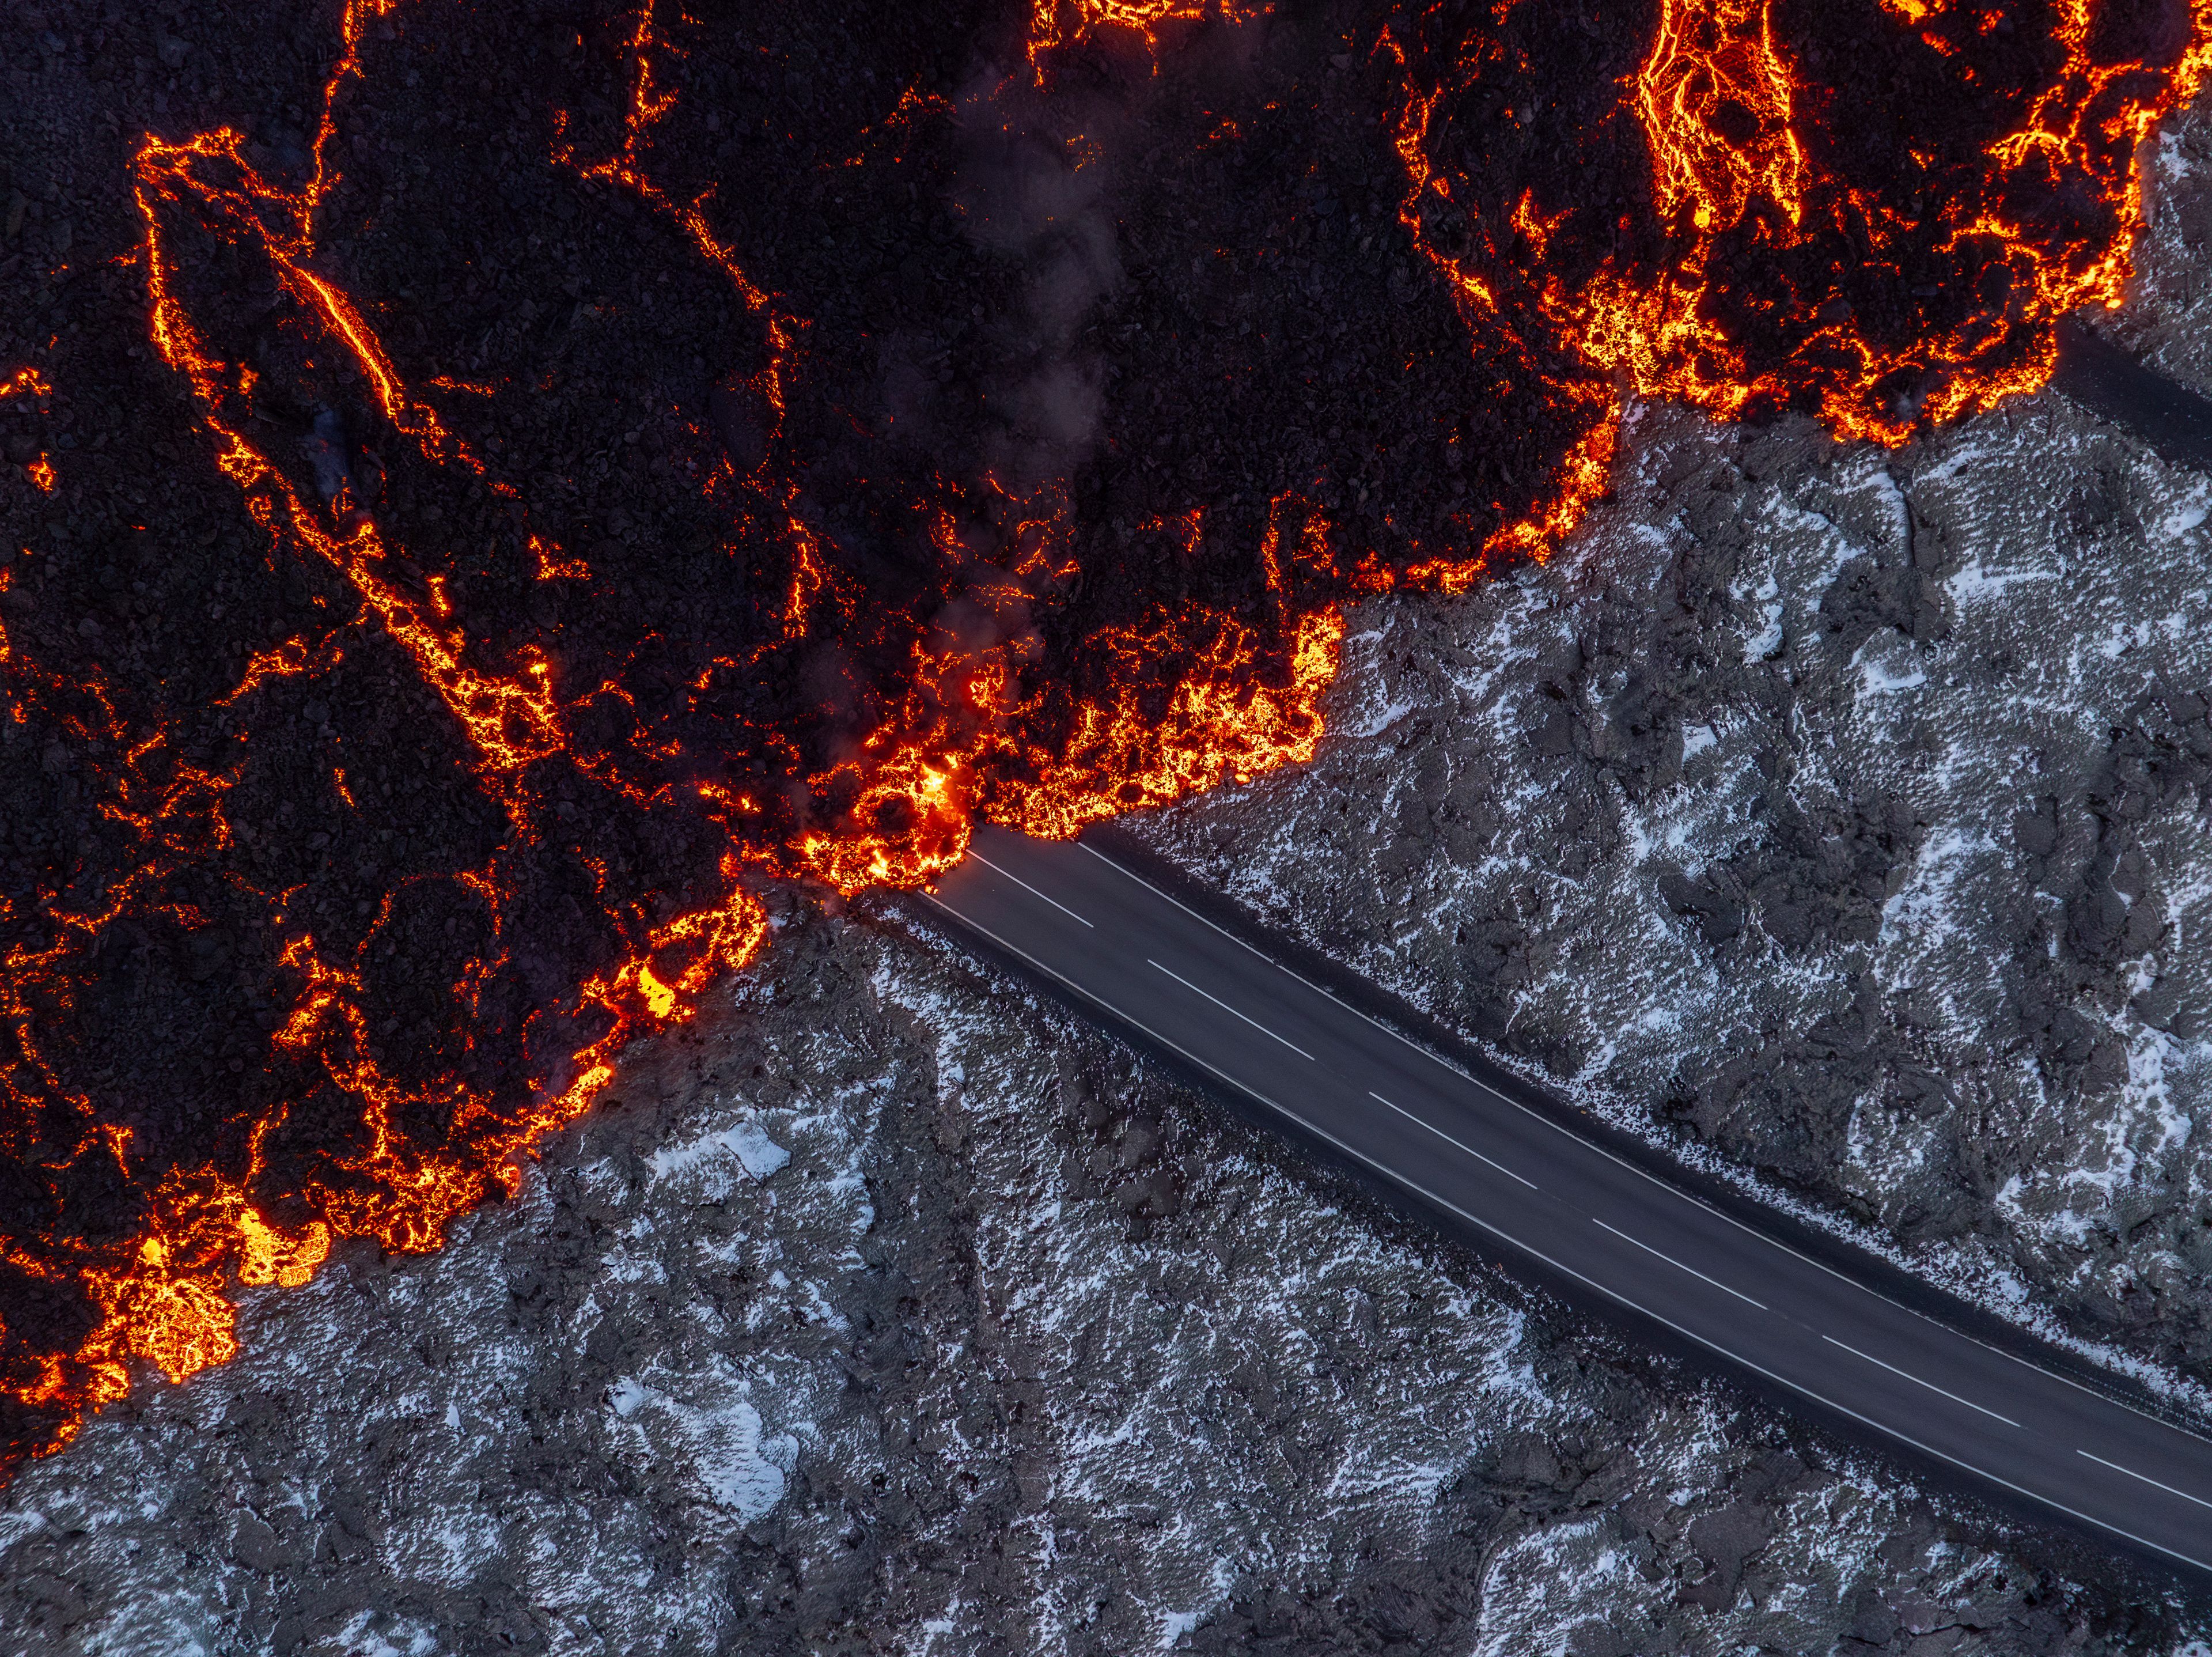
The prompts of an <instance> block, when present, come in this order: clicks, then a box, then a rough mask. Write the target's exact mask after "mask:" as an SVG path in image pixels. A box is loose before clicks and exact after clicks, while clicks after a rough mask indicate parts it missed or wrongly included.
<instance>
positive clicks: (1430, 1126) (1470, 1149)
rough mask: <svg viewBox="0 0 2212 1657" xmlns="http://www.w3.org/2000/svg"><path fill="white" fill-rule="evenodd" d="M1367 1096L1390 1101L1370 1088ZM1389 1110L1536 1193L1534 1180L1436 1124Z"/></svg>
mask: <svg viewBox="0 0 2212 1657" xmlns="http://www.w3.org/2000/svg"><path fill="white" fill-rule="evenodd" d="M1367 1096H1368V1098H1370V1099H1371V1100H1375V1101H1376V1103H1377V1104H1381V1105H1390V1101H1389V1100H1387V1099H1385V1098H1383V1095H1382V1094H1380V1093H1376V1091H1375V1090H1374V1089H1373V1088H1371V1087H1370V1088H1369V1089H1368V1092H1367ZM1390 1108H1391V1109H1392V1110H1394V1111H1395V1112H1397V1113H1398V1114H1399V1115H1400V1116H1402V1117H1404V1118H1406V1120H1407V1121H1408V1122H1411V1123H1413V1124H1414V1125H1415V1126H1416V1127H1422V1128H1426V1129H1427V1130H1429V1131H1430V1132H1431V1133H1432V1134H1434V1135H1435V1136H1437V1138H1439V1139H1441V1140H1443V1142H1444V1143H1445V1144H1447V1145H1451V1146H1455V1147H1457V1148H1459V1149H1461V1150H1463V1151H1465V1152H1466V1153H1467V1154H1468V1155H1469V1156H1471V1157H1473V1158H1474V1160H1475V1161H1478V1162H1482V1163H1486V1164H1488V1166H1490V1167H1493V1168H1495V1169H1497V1170H1498V1173H1502V1174H1504V1176H1505V1177H1506V1178H1507V1179H1520V1180H1521V1183H1522V1185H1526V1186H1528V1189H1529V1190H1530V1191H1536V1190H1539V1189H1541V1187H1539V1186H1538V1185H1537V1184H1536V1182H1535V1181H1534V1180H1533V1179H1521V1176H1520V1175H1519V1174H1517V1173H1514V1172H1513V1170H1512V1169H1510V1168H1509V1167H1506V1166H1505V1165H1504V1163H1503V1162H1492V1161H1491V1160H1490V1159H1489V1158H1488V1157H1486V1156H1485V1155H1484V1154H1482V1153H1481V1152H1480V1151H1479V1150H1477V1149H1475V1148H1474V1146H1472V1145H1462V1144H1460V1142H1459V1141H1458V1140H1456V1139H1454V1138H1453V1137H1452V1136H1450V1135H1449V1134H1448V1133H1446V1132H1445V1131H1444V1130H1443V1129H1442V1128H1439V1127H1438V1126H1437V1124H1435V1123H1433V1122H1424V1121H1422V1120H1421V1118H1419V1117H1418V1116H1415V1115H1414V1114H1413V1112H1411V1111H1409V1110H1407V1108H1406V1107H1405V1106H1402V1105H1390Z"/></svg>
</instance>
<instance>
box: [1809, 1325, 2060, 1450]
mask: <svg viewBox="0 0 2212 1657" xmlns="http://www.w3.org/2000/svg"><path fill="white" fill-rule="evenodd" d="M1820 1338H1821V1339H1822V1340H1824V1341H1826V1342H1827V1343H1828V1344H1829V1345H1831V1346H1841V1347H1843V1349H1844V1351H1846V1352H1848V1353H1850V1355H1852V1356H1853V1357H1855V1358H1864V1359H1865V1360H1866V1361H1867V1362H1869V1363H1870V1364H1872V1365H1874V1367H1875V1368H1877V1369H1887V1371H1889V1373H1890V1374H1893V1375H1902V1376H1904V1377H1905V1380H1909V1381H1911V1383H1912V1384H1913V1385H1914V1386H1924V1387H1926V1388H1927V1389H1928V1390H1929V1392H1934V1393H1937V1394H1939V1395H1940V1396H1942V1397H1943V1398H1948V1399H1950V1400H1951V1402H1952V1403H1954V1404H1965V1405H1966V1408H1967V1409H1969V1410H1981V1412H1982V1414H1984V1415H1985V1416H1988V1417H1989V1418H1990V1420H1991V1421H2001V1422H2003V1423H2004V1424H2005V1425H2006V1426H2008V1427H2020V1430H2021V1432H2023V1433H2024V1432H2026V1431H2027V1429H2026V1428H2025V1427H2021V1426H2020V1423H2019V1422H2016V1421H2015V1420H2014V1419H2013V1418H2012V1417H2011V1416H2001V1415H1999V1414H1997V1412H1996V1410H1984V1409H1982V1406H1981V1405H1980V1404H1976V1403H1975V1402H1974V1401H1973V1400H1972V1398H1960V1396H1959V1395H1958V1394H1957V1393H1956V1392H1944V1391H1943V1389H1942V1387H1940V1386H1936V1383H1935V1382H1934V1381H1927V1380H1921V1379H1920V1377H1919V1376H1917V1375H1916V1374H1913V1373H1912V1372H1911V1370H1909V1369H1899V1368H1898V1367H1897V1366H1896V1365H1895V1364H1893V1363H1884V1362H1882V1361H1881V1359H1880V1358H1877V1357H1876V1356H1875V1355H1874V1354H1873V1353H1871V1352H1862V1351H1860V1350H1859V1349H1858V1348H1857V1347H1856V1346H1844V1343H1842V1342H1841V1341H1839V1340H1838V1339H1837V1338H1836V1337H1834V1336H1833V1335H1823V1336H1821V1337H1820Z"/></svg>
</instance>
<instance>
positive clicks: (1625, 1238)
mask: <svg viewBox="0 0 2212 1657" xmlns="http://www.w3.org/2000/svg"><path fill="white" fill-rule="evenodd" d="M1590 1223H1591V1224H1593V1225H1595V1226H1596V1227H1597V1228H1598V1229H1599V1230H1601V1231H1609V1232H1611V1233H1612V1234H1613V1235H1614V1236H1616V1237H1618V1238H1620V1240H1621V1241H1622V1242H1624V1243H1633V1244H1635V1245H1636V1246H1637V1247H1638V1248H1640V1249H1642V1250H1643V1251H1644V1252H1645V1253H1646V1254H1649V1255H1650V1256H1652V1257H1653V1258H1656V1259H1661V1260H1664V1261H1665V1262H1666V1263H1667V1264H1668V1265H1670V1266H1672V1267H1674V1270H1677V1271H1686V1272H1688V1273H1689V1274H1690V1276H1692V1277H1695V1278H1698V1279H1699V1280H1700V1281H1702V1282H1708V1283H1711V1285H1712V1286H1713V1287H1714V1288H1717V1289H1718V1290H1720V1292H1721V1293H1722V1294H1723V1295H1735V1297H1736V1299H1738V1300H1739V1301H1742V1302H1743V1303H1744V1304H1745V1305H1746V1306H1755V1307H1758V1308H1759V1310H1760V1311H1761V1312H1764V1311H1765V1310H1766V1302H1765V1301H1754V1300H1753V1299H1752V1298H1751V1296H1750V1295H1747V1294H1745V1293H1744V1292H1743V1291H1742V1290H1741V1289H1740V1288H1729V1286H1728V1285H1727V1284H1726V1283H1724V1282H1722V1281H1721V1280H1720V1279H1719V1278H1717V1277H1708V1276H1705V1273H1704V1272H1702V1271H1700V1270H1698V1269H1697V1267H1695V1266H1686V1265H1684V1264H1682V1263H1681V1262H1680V1260H1678V1259H1676V1258H1674V1256H1673V1255H1671V1254H1662V1253H1660V1252H1659V1251H1658V1250H1657V1249H1656V1248H1654V1247H1652V1246H1651V1245H1650V1244H1649V1243H1647V1242H1645V1241H1644V1240H1643V1239H1641V1238H1638V1237H1631V1236H1630V1235H1629V1234H1627V1233H1626V1232H1625V1231H1623V1230H1621V1228H1620V1227H1618V1226H1608V1225H1607V1224H1606V1222H1605V1221H1602V1220H1600V1219H1598V1218H1596V1216H1595V1215H1592V1216H1591V1221H1590ZM1862 1356H1863V1354H1862Z"/></svg>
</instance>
